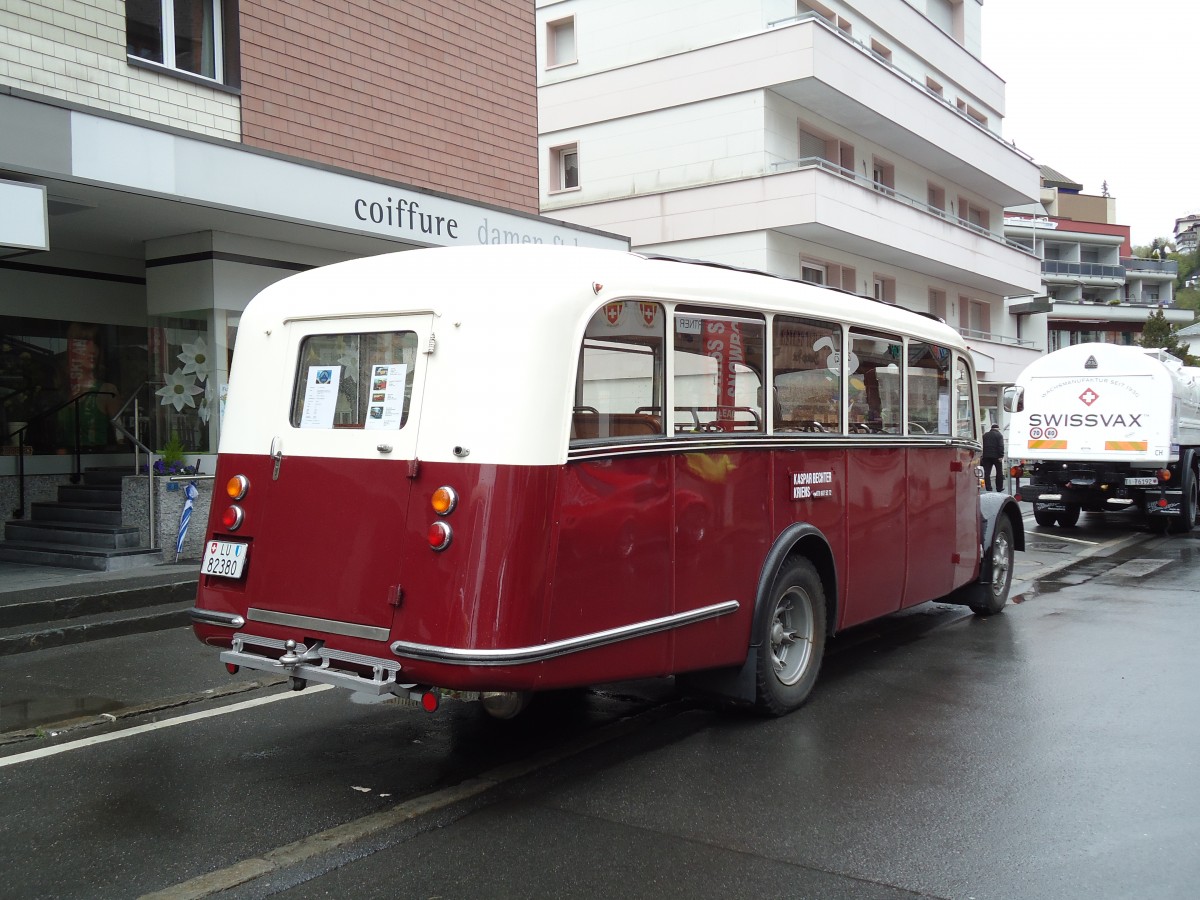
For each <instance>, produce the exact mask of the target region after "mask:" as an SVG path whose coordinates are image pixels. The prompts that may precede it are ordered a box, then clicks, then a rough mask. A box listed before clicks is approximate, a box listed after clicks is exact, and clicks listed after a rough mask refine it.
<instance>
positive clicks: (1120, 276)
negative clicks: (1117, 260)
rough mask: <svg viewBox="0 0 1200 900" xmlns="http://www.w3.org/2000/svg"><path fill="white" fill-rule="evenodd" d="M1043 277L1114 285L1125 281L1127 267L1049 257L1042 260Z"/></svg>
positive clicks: (1058, 281)
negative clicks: (1066, 260) (1064, 260)
mask: <svg viewBox="0 0 1200 900" xmlns="http://www.w3.org/2000/svg"><path fill="white" fill-rule="evenodd" d="M1042 278H1043V279H1045V280H1046V281H1047V282H1051V283H1062V282H1082V283H1084V284H1091V285H1104V286H1108V287H1112V286H1115V285H1121V284H1124V283H1125V269H1124V267H1122V266H1106V265H1103V264H1101V263H1085V262H1063V261H1062V260H1057V259H1047V260H1043V262H1042Z"/></svg>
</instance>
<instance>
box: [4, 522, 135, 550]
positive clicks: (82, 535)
mask: <svg viewBox="0 0 1200 900" xmlns="http://www.w3.org/2000/svg"><path fill="white" fill-rule="evenodd" d="M4 539H5V540H6V541H17V542H22V543H26V544H72V545H74V546H78V547H91V548H95V549H98V550H127V549H130V548H133V547H137V546H139V545H140V543H141V535H140V534H139V533H138V530H137V529H136V528H134V527H133V526H131V525H92V524H87V523H83V522H58V521H52V520H49V519H38V520H36V521H34V520H32V519H10V520H9V521H7V522H5V523H4Z"/></svg>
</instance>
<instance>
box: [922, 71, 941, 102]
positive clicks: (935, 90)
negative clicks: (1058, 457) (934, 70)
mask: <svg viewBox="0 0 1200 900" xmlns="http://www.w3.org/2000/svg"><path fill="white" fill-rule="evenodd" d="M925 87H927V88H929V92H930V93H931V94H936V95H937V96H939V97H945V95H946V89H945V88H943V87H942V86H941V85H940V84H938V83H937V82H936V81H934V80H933V79H932V78H930V77H929V76H928V75H927V76H925Z"/></svg>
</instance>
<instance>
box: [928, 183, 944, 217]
mask: <svg viewBox="0 0 1200 900" xmlns="http://www.w3.org/2000/svg"><path fill="white" fill-rule="evenodd" d="M926 198H927V199H926V202H927V203H928V204H929V208H930V209H931V210H933V211H935V212H939V213H944V212H945V211H946V189H945V188H943V187H941V186H940V185H936V184H934V183H933V182H928V184H927V193H926Z"/></svg>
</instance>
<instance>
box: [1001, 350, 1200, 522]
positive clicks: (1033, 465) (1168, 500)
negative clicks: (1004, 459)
mask: <svg viewBox="0 0 1200 900" xmlns="http://www.w3.org/2000/svg"><path fill="white" fill-rule="evenodd" d="M1004 405H1005V409H1006V410H1007V411H1009V412H1010V413H1012V419H1011V428H1010V437H1009V447H1008V452H1009V455H1010V456H1012V457H1016V458H1018V459H1021V460H1022V466H1021V474H1022V475H1024V476H1025V477H1027V478H1028V482H1027V484H1026V486H1025V487H1024V488H1023V489H1020V488H1018V490H1017V491H1015V492H1016V493H1018V494H1019V495H1020V498H1021V499H1024V500H1030V501H1032V502H1033V504H1034V515H1035V517H1036V518H1037V521H1038V523H1039V524H1041V525H1049V524H1054V523H1055V522H1057V523H1058V524H1060V525H1073V524H1075V522H1076V521H1077V520H1078V518H1079V513H1080V511H1084V510H1088V511H1109V512H1113V511H1120V510H1125V509H1130V508H1135V509H1137V510H1139V511H1141V512H1142V513H1143V514H1145V515H1146V517H1147V520H1148V523H1149V525H1150V527H1151V528H1152V529H1155V530H1167V529H1170V530H1172V531H1190V530H1191V528H1192V526H1193V524H1194V521H1195V516H1196V510H1197V506H1198V503H1197V496H1196V494H1197V484H1198V483H1200V482H1198V478H1197V470H1196V466H1197V457H1198V456H1200V454H1198V453H1197V452H1196V451H1197V448H1198V447H1200V369H1197V368H1190V367H1187V366H1184V365H1183V364H1182V363H1181V362H1180V361H1179V360H1178V359H1176V358H1175V357H1174V356H1171V355H1170V354H1169V353H1167V352H1165V351H1163V350H1153V349H1144V348H1141V347H1127V346H1120V345H1115V344H1095V343H1092V344H1076V345H1074V346H1071V347H1064V348H1063V349H1061V350H1056V351H1054V352H1053V353H1048V354H1047V355H1046V356H1044V357H1042V358H1040V359H1038V360H1036V361H1035V362H1033V363H1031V364H1030V365H1029V366H1027V367H1026V368H1025V370H1024V371H1023V372H1022V373H1021V375H1020V376H1019V377H1018V378H1017V382H1016V385H1014V386H1013V387H1012V388H1009V389H1008V390H1007V391H1006V392H1005V404H1004ZM1018 484H1019V481H1018Z"/></svg>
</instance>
